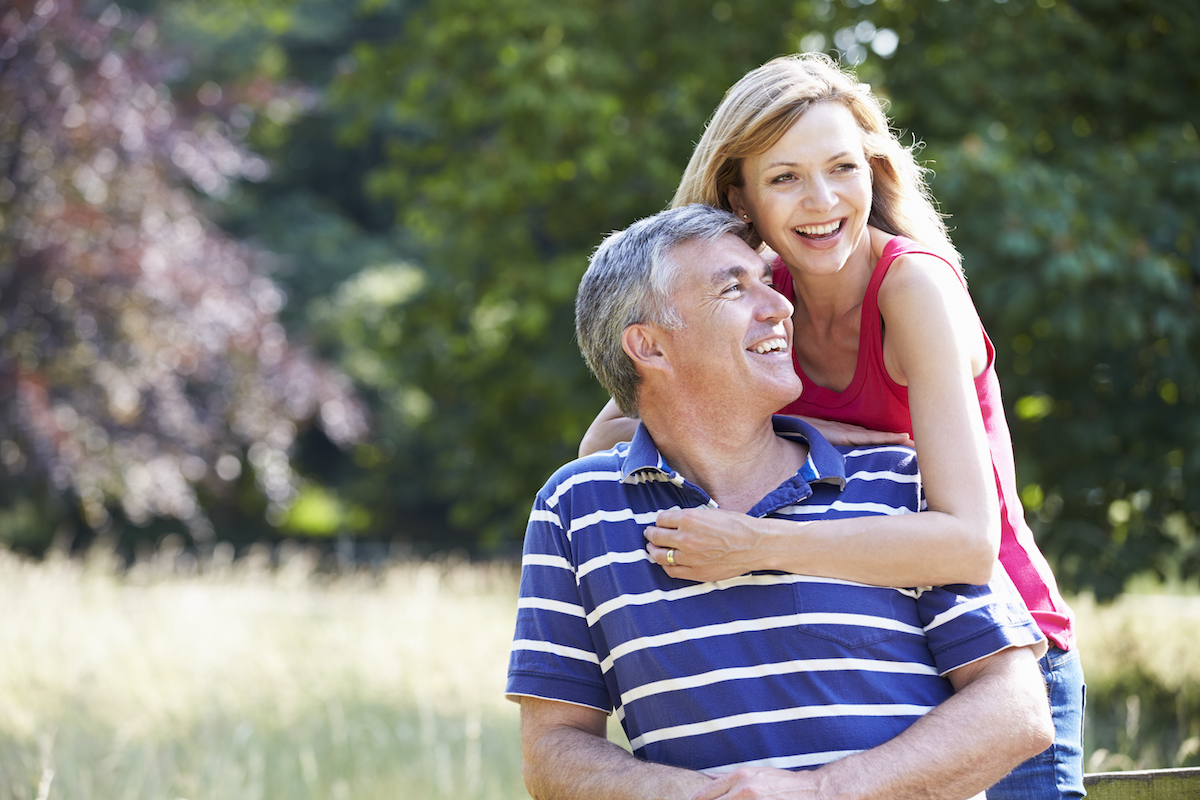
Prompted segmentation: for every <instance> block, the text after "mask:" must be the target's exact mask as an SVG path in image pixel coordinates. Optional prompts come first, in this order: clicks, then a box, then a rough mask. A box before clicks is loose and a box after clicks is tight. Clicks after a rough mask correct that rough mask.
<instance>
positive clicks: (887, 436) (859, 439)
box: [796, 416, 917, 448]
mask: <svg viewBox="0 0 1200 800" xmlns="http://www.w3.org/2000/svg"><path fill="white" fill-rule="evenodd" d="M796 418H797V419H799V420H801V421H803V422H807V423H808V424H809V425H812V426H813V427H814V428H816V429H817V432H818V433H820V434H821V435H822V436H824V437H825V438H826V439H828V440H829V443H830V444H834V445H850V446H860V447H866V446H871V445H887V444H900V445H904V446H905V447H913V448H915V447H916V446H917V445H916V442H914V441H913V440H912V438H911V437H910V436H909V435H908V434H907V433H904V432H903V431H900V432H898V433H890V432H887V431H873V430H871V429H870V428H862V427H859V426H858V425H851V424H849V423H847V422H833V421H831V420H827V419H817V418H815V417H800V416H797V417H796Z"/></svg>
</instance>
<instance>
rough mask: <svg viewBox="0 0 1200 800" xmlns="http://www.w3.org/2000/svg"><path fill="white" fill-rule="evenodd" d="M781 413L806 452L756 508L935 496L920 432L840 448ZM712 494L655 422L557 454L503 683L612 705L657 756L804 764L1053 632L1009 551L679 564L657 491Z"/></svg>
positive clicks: (714, 768) (782, 429) (892, 729)
mask: <svg viewBox="0 0 1200 800" xmlns="http://www.w3.org/2000/svg"><path fill="white" fill-rule="evenodd" d="M775 431H776V434H777V435H779V436H784V437H787V438H793V439H796V440H801V441H806V442H807V443H808V444H809V447H810V451H809V457H808V461H807V463H806V464H805V465H804V467H803V468H802V469H801V470H800V471H799V472H798V473H797V474H796V475H795V476H794V477H792V478H791V479H790V480H788V481H786V482H785V483H783V484H782V485H781V486H779V487H778V488H776V489H775V490H774V491H772V492H771V493H770V494H768V495H767V496H766V497H764V498H763V499H762V500H761V501H759V503H758V504H757V505H756V506H755V507H754V508H753V509H751V511H750V512H749V513H750V514H751V515H752V516H758V517H772V518H779V519H791V520H812V519H838V518H842V517H856V516H866V515H875V514H910V513H915V512H917V511H919V510H920V509H921V508H922V504H923V494H922V490H921V481H920V475H919V473H918V471H917V465H916V457H915V454H914V453H913V451H912V450H910V449H908V448H904V447H870V448H835V447H833V446H832V445H830V444H829V443H828V442H827V441H825V439H823V438H822V437H821V436H820V435H819V434H818V433H817V432H816V431H815V430H814V429H813V428H811V427H810V426H808V425H806V424H805V423H803V422H800V421H799V420H796V419H795V418H792V417H779V416H777V417H775ZM704 506H708V507H715V503H714V502H713V501H712V499H711V498H710V497H709V496H708V495H707V494H705V492H704V491H703V490H701V489H700V488H699V487H697V486H695V485H694V484H692V483H690V482H688V481H686V480H684V479H683V477H682V476H680V475H679V474H678V473H677V472H675V471H674V470H673V469H671V467H670V466H669V465H668V464H667V463H665V461H664V460H663V458H662V456H661V455H660V454H659V453H658V450H657V449H656V448H655V446H654V443H653V441H652V440H651V438H650V436H649V434H648V433H647V431H646V429H645V428H644V427H641V428H639V430H638V432H637V434H636V435H635V436H634V439H633V441H632V442H630V443H625V444H621V445H618V446H617V447H616V448H614V449H612V450H609V451H606V452H603V453H597V454H595V455H592V456H588V457H587V458H583V459H580V460H578V461H574V462H572V463H570V464H568V465H566V466H565V467H563V468H562V469H560V470H559V471H558V472H556V473H555V474H554V475H553V477H551V479H550V480H549V482H547V484H546V485H545V487H543V489H542V490H541V491H540V492H539V493H538V495H537V499H536V500H535V502H534V506H533V510H532V512H531V514H530V518H529V526H528V529H527V531H526V535H525V551H524V557H523V563H522V574H521V592H520V601H519V605H518V611H517V624H516V633H515V636H514V640H513V645H512V652H511V656H510V661H509V672H508V687H507V694H508V696H509V697H510V698H511V699H516V698H519V697H520V696H532V697H539V698H545V699H549V700H557V701H561V702H565V703H573V704H577V705H583V706H589V707H592V708H596V709H600V710H602V711H604V712H606V713H609V712H613V711H615V713H616V714H617V716H618V719H619V720H620V722H621V725H622V726H623V728H624V730H625V733H626V735H627V736H628V738H629V741H630V744H631V745H632V747H633V750H634V753H635V754H636V755H638V756H639V757H641V758H644V759H646V760H649V761H653V762H657V763H663V764H671V765H675V766H679V767H686V768H690V769H696V770H703V771H707V772H722V771H728V770H733V769H736V768H738V767H740V766H748V765H767V766H774V767H779V768H784V769H801V768H808V767H816V766H819V765H821V764H824V763H827V762H829V761H832V760H834V759H837V758H840V757H843V756H846V755H850V754H852V753H856V752H859V751H861V750H866V749H869V748H871V747H874V746H876V745H878V744H881V743H883V742H885V741H887V740H889V739H891V738H893V737H895V736H896V735H897V734H899V733H900V732H901V731H903V730H904V729H905V728H907V727H908V726H909V725H911V724H912V723H913V722H914V721H916V720H917V719H918V718H919V717H920V716H921V715H923V714H925V713H927V712H928V711H930V710H931V709H932V708H933V707H934V706H936V705H937V704H938V703H940V702H941V701H942V700H944V699H946V698H947V697H948V696H949V695H950V694H952V693H953V689H952V687H951V685H950V683H949V681H948V680H947V679H946V678H945V677H944V676H945V675H946V674H947V673H948V672H950V671H952V670H954V669H955V668H957V667H960V666H963V665H965V664H968V663H970V662H972V661H975V660H978V659H980V658H983V657H985V656H988V655H990V654H992V653H996V652H999V651H1000V650H1003V649H1005V648H1008V647H1019V646H1025V645H1031V644H1034V643H1037V642H1038V641H1039V640H1041V638H1042V637H1041V634H1040V632H1039V631H1038V628H1037V626H1036V624H1035V623H1034V621H1033V619H1032V617H1031V616H1030V615H1029V612H1028V611H1027V610H1026V609H1025V607H1024V605H1023V603H1022V602H1021V600H1020V598H1019V596H1018V595H1017V594H1016V591H1015V590H1014V589H1013V588H1012V586H1011V584H1010V583H1008V580H1007V578H1006V577H1004V576H1003V570H997V571H996V572H997V574H998V577H997V580H996V581H994V582H993V583H992V584H990V585H987V586H970V585H955V586H945V587H938V588H930V587H923V588H908V589H905V588H882V587H874V586H866V585H863V584H858V583H853V582H850V581H842V580H833V579H827V578H812V577H807V576H803V575H789V574H783V573H774V572H769V573H768V572H759V573H752V574H749V575H744V576H741V577H738V578H733V579H730V580H725V581H717V582H715V583H696V582H694V581H684V580H676V579H672V578H670V577H668V576H667V574H666V573H665V572H664V571H663V570H662V568H661V567H659V566H658V565H656V564H654V563H653V562H652V561H650V558H649V555H648V554H647V552H646V540H645V538H644V536H643V535H642V531H643V529H644V528H645V527H646V526H647V525H650V524H653V522H654V520H655V517H656V515H657V514H658V512H659V511H660V510H664V509H674V508H696V507H704Z"/></svg>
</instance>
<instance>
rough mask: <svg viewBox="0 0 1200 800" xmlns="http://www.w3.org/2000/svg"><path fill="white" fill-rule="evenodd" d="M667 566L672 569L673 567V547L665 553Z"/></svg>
mask: <svg viewBox="0 0 1200 800" xmlns="http://www.w3.org/2000/svg"><path fill="white" fill-rule="evenodd" d="M667 564H668V565H670V566H672V567H673V566H675V548H674V547H672V548H671V549H670V550H668V551H667Z"/></svg>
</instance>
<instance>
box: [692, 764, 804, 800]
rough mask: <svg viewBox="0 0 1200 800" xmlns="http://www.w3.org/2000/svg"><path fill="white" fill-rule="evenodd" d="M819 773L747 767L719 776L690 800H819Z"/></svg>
mask: <svg viewBox="0 0 1200 800" xmlns="http://www.w3.org/2000/svg"><path fill="white" fill-rule="evenodd" d="M819 796H820V794H819V791H818V788H817V779H816V773H815V772H789V771H788V770H785V769H775V768H774V767H743V768H742V769H739V770H737V771H736V772H730V773H728V774H726V775H719V776H716V780H714V781H713V782H712V783H710V784H708V785H707V786H705V787H703V788H701V789H700V790H699V791H698V792H696V793H695V794H693V795H692V796H691V797H690V798H688V800H732V798H737V800H756V799H757V798H772V800H816V798H817V797H819Z"/></svg>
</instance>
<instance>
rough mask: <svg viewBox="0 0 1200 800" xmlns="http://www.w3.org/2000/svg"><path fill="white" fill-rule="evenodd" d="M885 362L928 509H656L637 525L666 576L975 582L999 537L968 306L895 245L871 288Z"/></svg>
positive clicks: (945, 278) (978, 343)
mask: <svg viewBox="0 0 1200 800" xmlns="http://www.w3.org/2000/svg"><path fill="white" fill-rule="evenodd" d="M879 305H880V311H881V313H882V315H883V318H884V323H885V327H886V330H887V338H886V339H885V342H884V359H885V362H886V364H887V368H888V371H889V373H890V374H891V375H892V377H893V378H894V379H896V380H897V381H898V382H899V383H901V384H906V385H907V386H908V392H909V405H910V410H911V414H912V423H913V435H914V438H915V439H916V442H917V456H918V462H919V463H920V468H921V476H922V483H923V485H924V488H925V494H926V498H927V500H928V504H929V510H928V511H927V512H922V513H921V514H906V515H900V516H873V517H858V518H853V519H841V520H827V521H820V522H790V521H785V520H771V519H756V518H752V517H747V516H745V515H741V514H733V513H731V512H723V511H719V510H716V511H714V510H704V509H689V510H683V511H669V512H663V513H662V514H660V515H659V517H658V520H657V524H656V525H655V526H651V527H650V528H647V530H646V537H647V539H648V541H649V542H650V546H649V548H648V549H649V551H650V555H651V557H652V558H653V559H654V560H655V561H656V562H658V563H659V564H663V565H666V563H667V560H666V555H667V551H668V550H669V549H672V548H674V549H675V551H676V552H675V553H674V554H673V560H674V561H675V562H676V564H677V565H679V566H676V567H667V572H668V574H670V575H671V576H672V577H676V578H683V579H687V580H701V581H704V580H722V579H725V578H730V577H734V576H736V575H741V574H744V573H746V572H749V571H753V570H762V569H775V570H783V571H786V572H791V573H796V574H806V575H820V576H824V577H832V578H842V579H845V580H854V581H859V582H862V583H870V584H874V585H880V586H927V585H934V586H937V585H943V584H947V583H984V582H986V581H987V580H988V579H989V578H990V576H991V573H992V568H993V567H994V565H995V559H996V554H997V553H998V551H999V546H1000V502H999V499H998V497H997V494H996V482H995V474H994V471H993V467H992V463H991V455H990V452H989V450H988V444H987V437H986V434H985V432H984V428H983V415H982V412H981V411H980V408H979V400H978V396H977V395H976V392H975V385H974V377H975V375H976V374H977V373H979V372H982V370H983V368H984V366H985V363H986V349H985V345H984V342H983V335H982V329H981V327H980V323H979V318H978V315H977V314H976V312H975V309H974V306H973V305H972V304H971V301H970V297H969V296H968V295H967V293H966V290H965V289H964V288H963V286H962V284H961V283H959V282H958V278H957V277H956V276H955V275H954V273H953V272H951V271H950V270H949V269H948V268H947V267H946V266H945V264H943V263H941V262H937V261H932V262H931V261H930V260H929V257H925V256H914V255H910V256H904V257H902V258H900V259H898V260H897V261H896V263H895V264H893V265H892V268H891V269H890V270H889V272H888V276H887V278H886V279H885V280H884V283H883V286H882V287H881V290H880V296H879Z"/></svg>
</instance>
